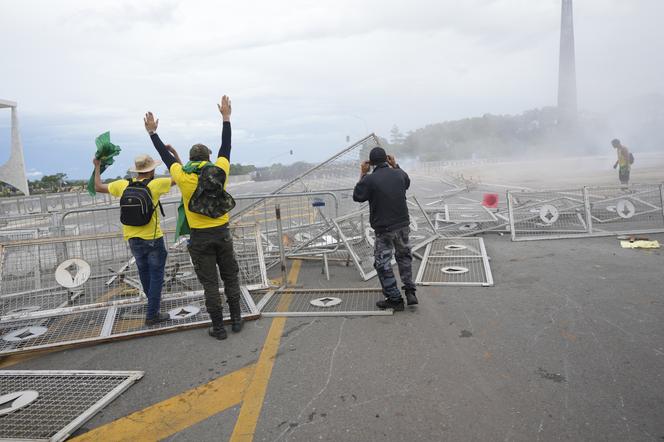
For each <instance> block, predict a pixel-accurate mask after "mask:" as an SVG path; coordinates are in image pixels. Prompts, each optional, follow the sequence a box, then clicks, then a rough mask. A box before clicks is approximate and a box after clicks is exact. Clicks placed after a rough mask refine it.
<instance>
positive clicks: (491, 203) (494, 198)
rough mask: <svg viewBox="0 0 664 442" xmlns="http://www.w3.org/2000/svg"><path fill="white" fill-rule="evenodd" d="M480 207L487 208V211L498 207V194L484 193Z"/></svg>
mask: <svg viewBox="0 0 664 442" xmlns="http://www.w3.org/2000/svg"><path fill="white" fill-rule="evenodd" d="M482 205H483V206H484V207H488V208H489V209H495V208H497V207H498V194H497V193H485V194H484V196H483V197H482Z"/></svg>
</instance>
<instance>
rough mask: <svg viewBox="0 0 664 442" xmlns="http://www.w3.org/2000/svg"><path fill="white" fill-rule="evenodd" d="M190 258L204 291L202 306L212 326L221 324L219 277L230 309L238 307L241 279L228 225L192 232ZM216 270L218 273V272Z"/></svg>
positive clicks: (192, 230)
mask: <svg viewBox="0 0 664 442" xmlns="http://www.w3.org/2000/svg"><path fill="white" fill-rule="evenodd" d="M189 238H190V240H189V247H188V249H189V255H190V256H191V261H192V262H193V263H194V270H195V271H196V276H197V277H198V280H199V281H200V283H201V284H202V285H203V290H204V292H205V307H206V308H207V311H208V314H209V315H210V319H211V320H212V324H213V325H215V326H218V325H221V324H222V321H223V318H222V312H223V307H222V304H221V294H220V293H219V275H221V279H222V280H223V281H224V292H225V293H226V299H227V301H228V305H229V307H230V308H231V310H232V309H233V308H234V306H237V307H239V302H240V280H239V278H238V272H239V270H240V268H239V267H238V264H237V261H236V260H235V255H234V253H233V236H232V235H231V232H230V230H229V229H228V227H227V226H219V227H210V228H208V229H191V235H190V237H189ZM217 269H218V270H217Z"/></svg>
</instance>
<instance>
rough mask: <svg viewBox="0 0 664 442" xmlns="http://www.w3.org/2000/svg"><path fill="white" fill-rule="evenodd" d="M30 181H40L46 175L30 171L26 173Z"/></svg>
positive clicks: (33, 170)
mask: <svg viewBox="0 0 664 442" xmlns="http://www.w3.org/2000/svg"><path fill="white" fill-rule="evenodd" d="M25 174H26V175H27V177H28V179H40V178H41V177H43V176H44V174H43V173H42V172H40V171H38V170H36V169H28V170H27V171H26V173H25Z"/></svg>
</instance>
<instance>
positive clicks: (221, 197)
mask: <svg viewBox="0 0 664 442" xmlns="http://www.w3.org/2000/svg"><path fill="white" fill-rule="evenodd" d="M196 173H197V174H198V184H197V185H196V190H195V191H194V193H193V195H191V199H190V200H189V210H190V211H191V212H194V213H198V214H200V215H205V216H208V217H210V218H219V217H221V216H223V215H225V214H227V213H228V212H230V211H231V210H233V208H234V207H235V200H234V199H233V197H232V196H231V195H230V193H228V192H226V191H225V190H224V183H225V182H226V173H225V172H224V171H223V170H222V169H221V168H220V167H217V166H215V165H214V164H209V163H208V164H206V165H204V166H203V167H201V168H200V169H197V170H196Z"/></svg>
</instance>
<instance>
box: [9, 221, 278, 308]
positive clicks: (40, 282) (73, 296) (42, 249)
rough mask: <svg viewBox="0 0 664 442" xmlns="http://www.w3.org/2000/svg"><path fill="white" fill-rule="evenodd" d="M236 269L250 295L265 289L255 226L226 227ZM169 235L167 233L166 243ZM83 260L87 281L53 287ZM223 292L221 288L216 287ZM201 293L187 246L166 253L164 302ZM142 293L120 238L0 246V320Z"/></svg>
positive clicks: (179, 245)
mask: <svg viewBox="0 0 664 442" xmlns="http://www.w3.org/2000/svg"><path fill="white" fill-rule="evenodd" d="M231 231H232V234H233V237H234V249H235V255H236V259H237V261H238V265H239V268H240V273H239V278H240V283H241V284H242V285H244V286H247V287H249V288H251V289H259V288H267V287H268V286H269V280H268V278H267V269H266V267H265V261H264V258H263V250H262V242H261V236H260V231H259V230H258V226H257V225H256V224H253V225H236V226H233V227H231ZM171 234H172V232H166V237H165V239H166V241H167V243H168V242H170V241H169V238H170V237H171ZM71 258H78V259H82V260H84V261H85V262H87V263H88V264H89V265H90V277H89V279H88V280H87V281H85V282H84V283H83V284H82V285H80V286H78V287H75V288H72V289H66V288H63V287H61V286H60V285H59V284H57V282H56V280H55V276H54V274H55V270H56V268H57V266H58V265H59V264H60V263H62V262H63V261H65V260H67V259H71ZM221 286H222V287H223V282H221ZM196 290H202V286H201V284H200V283H199V282H198V279H197V277H196V274H195V272H194V268H193V265H192V263H191V259H190V257H189V253H188V252H187V250H186V242H185V241H181V242H179V243H177V244H173V245H172V246H171V247H170V250H169V254H168V257H167V260H166V268H165V274H164V286H163V289H162V293H163V294H164V296H166V297H167V296H171V295H181V294H182V293H185V292H191V291H196ZM142 296H143V295H142V287H141V283H140V278H139V275H138V269H137V268H136V264H135V261H134V259H133V257H132V255H131V252H130V250H129V247H128V246H127V243H126V242H125V241H124V239H123V238H122V237H121V236H119V235H117V234H116V235H106V236H99V235H98V236H94V237H78V238H77V237H60V238H47V239H36V240H27V241H20V242H11V243H8V244H4V245H0V316H2V317H5V316H8V315H9V316H11V315H17V314H21V313H26V314H29V313H31V312H35V311H42V310H52V309H57V308H62V307H66V306H72V305H90V304H104V303H111V302H117V301H127V302H129V301H137V300H139V299H140V298H141V297H142Z"/></svg>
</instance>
